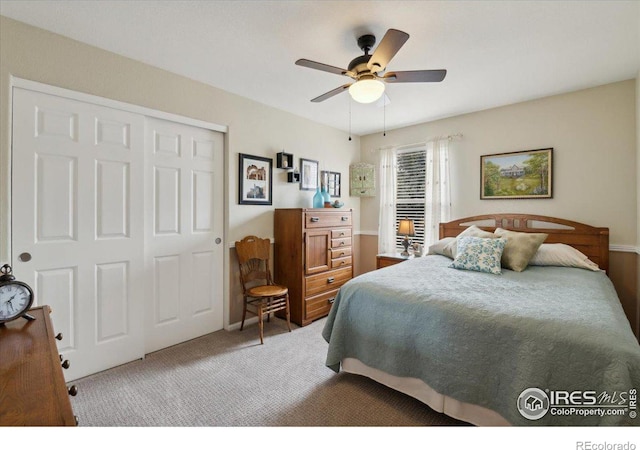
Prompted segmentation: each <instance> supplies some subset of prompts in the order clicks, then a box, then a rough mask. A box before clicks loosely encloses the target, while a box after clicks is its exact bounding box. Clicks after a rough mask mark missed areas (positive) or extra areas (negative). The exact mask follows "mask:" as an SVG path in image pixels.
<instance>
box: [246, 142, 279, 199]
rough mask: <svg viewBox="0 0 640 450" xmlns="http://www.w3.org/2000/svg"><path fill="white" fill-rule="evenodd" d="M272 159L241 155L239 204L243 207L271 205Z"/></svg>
mask: <svg viewBox="0 0 640 450" xmlns="http://www.w3.org/2000/svg"><path fill="white" fill-rule="evenodd" d="M272 166H273V160H272V159H271V158H263V157H261V156H251V155H245V154H244V153H240V161H239V164H238V167H239V168H240V173H239V174H238V197H239V198H238V203H240V204H241V205H271V202H272V198H273V196H272V191H271V187H272V184H273V183H272V174H271V173H272Z"/></svg>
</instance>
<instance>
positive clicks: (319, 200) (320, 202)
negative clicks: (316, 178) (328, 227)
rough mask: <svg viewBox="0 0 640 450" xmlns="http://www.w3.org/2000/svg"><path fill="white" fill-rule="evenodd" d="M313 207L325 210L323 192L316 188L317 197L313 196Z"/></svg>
mask: <svg viewBox="0 0 640 450" xmlns="http://www.w3.org/2000/svg"><path fill="white" fill-rule="evenodd" d="M313 207H314V208H324V197H323V196H322V192H320V188H316V195H314V196H313Z"/></svg>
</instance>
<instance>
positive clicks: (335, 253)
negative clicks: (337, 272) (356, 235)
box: [331, 247, 351, 259]
mask: <svg viewBox="0 0 640 450" xmlns="http://www.w3.org/2000/svg"><path fill="white" fill-rule="evenodd" d="M350 255H351V247H345V248H337V249H335V250H331V259H336V258H343V257H345V256H350Z"/></svg>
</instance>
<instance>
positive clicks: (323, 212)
mask: <svg viewBox="0 0 640 450" xmlns="http://www.w3.org/2000/svg"><path fill="white" fill-rule="evenodd" d="M274 235H275V250H274V260H273V265H274V271H273V272H274V281H275V282H276V283H278V284H282V285H284V286H287V287H288V288H289V302H290V307H291V320H292V321H293V322H295V323H297V324H298V325H300V326H304V325H308V324H310V323H311V322H312V321H314V320H316V319H319V318H321V317H324V316H326V315H327V314H329V310H330V309H331V305H332V304H333V301H334V300H335V297H336V295H337V293H338V289H339V288H340V286H342V285H343V284H344V283H346V282H347V281H349V280H350V279H351V278H353V250H352V249H353V247H352V239H353V226H352V211H351V210H350V209H344V210H343V209H332V208H324V209H312V208H308V209H306V208H288V209H276V210H275V219H274Z"/></svg>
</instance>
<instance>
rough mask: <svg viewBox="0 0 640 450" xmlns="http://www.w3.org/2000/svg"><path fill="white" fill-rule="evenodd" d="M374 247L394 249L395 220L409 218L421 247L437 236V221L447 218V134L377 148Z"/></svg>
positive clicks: (396, 242)
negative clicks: (422, 140) (378, 175)
mask: <svg viewBox="0 0 640 450" xmlns="http://www.w3.org/2000/svg"><path fill="white" fill-rule="evenodd" d="M379 168H380V207H379V210H378V211H379V216H378V251H379V252H380V253H391V252H397V251H398V250H399V249H401V248H402V244H401V242H402V240H403V238H404V236H398V235H397V230H398V223H399V221H400V219H404V218H405V217H406V218H408V219H412V220H413V223H414V228H415V236H412V237H411V239H412V240H413V242H414V243H416V244H422V245H424V246H425V247H426V246H429V245H431V244H433V243H434V242H436V241H437V240H438V237H439V236H438V232H439V225H440V223H441V222H446V221H448V220H449V214H450V211H451V200H450V183H449V137H448V136H447V137H444V138H436V139H433V140H430V141H427V142H425V143H424V144H418V145H413V146H411V147H404V148H398V147H395V148H394V147H388V148H384V149H380V157H379Z"/></svg>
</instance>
